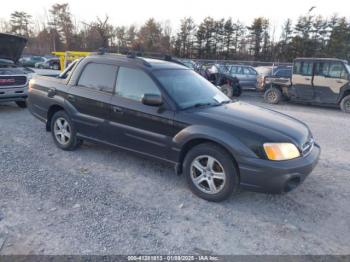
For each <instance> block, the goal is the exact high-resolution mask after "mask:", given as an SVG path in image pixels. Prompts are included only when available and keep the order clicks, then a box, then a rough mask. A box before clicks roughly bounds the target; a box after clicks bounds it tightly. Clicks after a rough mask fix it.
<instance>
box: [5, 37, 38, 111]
mask: <svg viewBox="0 0 350 262" xmlns="http://www.w3.org/2000/svg"><path fill="white" fill-rule="evenodd" d="M26 43H27V39H26V38H23V37H19V36H14V35H9V34H0V102H12V101H13V102H16V104H17V105H18V106H19V107H21V108H24V107H26V105H27V104H26V99H27V96H28V80H29V79H30V78H31V77H32V74H33V73H34V72H33V71H32V70H31V69H28V68H23V67H21V66H20V65H18V64H17V62H18V60H19V58H20V56H21V54H22V51H23V49H24V47H25V45H26Z"/></svg>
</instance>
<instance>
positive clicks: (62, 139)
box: [51, 111, 82, 151]
mask: <svg viewBox="0 0 350 262" xmlns="http://www.w3.org/2000/svg"><path fill="white" fill-rule="evenodd" d="M51 134H52V137H53V140H54V142H55V144H56V146H57V147H59V148H61V149H63V150H69V151H70V150H74V149H76V148H77V147H78V146H79V145H81V144H82V143H81V140H79V139H78V138H77V137H76V129H75V127H74V124H73V122H72V121H71V119H70V117H69V116H68V114H67V113H66V112H64V111H58V112H56V113H55V114H54V115H53V117H52V120H51Z"/></svg>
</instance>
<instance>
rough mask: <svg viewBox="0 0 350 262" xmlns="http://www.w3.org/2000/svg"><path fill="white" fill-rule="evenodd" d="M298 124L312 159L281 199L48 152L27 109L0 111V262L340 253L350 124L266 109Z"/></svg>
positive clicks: (107, 155) (349, 229) (126, 162)
mask: <svg viewBox="0 0 350 262" xmlns="http://www.w3.org/2000/svg"><path fill="white" fill-rule="evenodd" d="M241 99H242V100H244V101H247V102H249V103H253V104H258V105H263V106H265V107H271V108H273V109H275V110H278V111H281V112H283V113H286V114H290V115H292V116H294V117H297V118H299V119H301V120H303V121H304V122H306V123H307V124H308V125H309V126H310V127H311V130H312V131H313V133H314V136H315V138H316V140H317V142H318V143H319V144H320V145H321V146H322V149H323V152H322V156H321V159H320V162H319V164H318V166H317V167H316V169H315V170H314V172H313V173H312V174H311V175H310V176H309V177H308V179H307V180H306V181H305V182H304V183H303V184H302V185H301V186H300V187H298V188H297V189H296V190H294V191H292V192H290V193H288V194H285V195H267V194H259V193H251V192H240V193H239V194H237V195H235V196H232V197H231V198H230V199H229V200H228V201H225V202H223V203H209V202H206V201H204V200H201V199H199V198H197V197H195V196H194V195H192V194H191V193H190V191H189V190H188V189H187V187H186V184H185V181H184V178H183V177H182V176H180V177H179V176H176V175H175V174H174V172H173V168H172V167H171V166H167V165H165V164H162V163H158V162H155V161H153V160H149V159H144V158H141V157H139V156H136V155H134V154H131V153H127V152H124V151H118V150H115V149H111V148H107V147H104V146H100V145H93V144H84V146H83V147H81V148H79V149H78V150H76V151H74V152H64V151H62V150H59V149H58V148H56V147H55V145H54V143H53V140H52V138H51V135H50V134H49V133H47V132H45V130H44V125H43V124H42V123H41V122H39V121H37V120H36V119H34V117H32V116H31V115H30V113H29V112H28V111H27V110H22V109H19V108H17V107H16V106H15V105H12V104H5V105H1V106H0V124H1V127H0V199H1V201H0V254H134V253H143V254H160V253H161V254H349V253H350V246H349V243H350V220H349V218H350V201H349V199H350V180H349V174H350V167H349V159H350V151H349V141H350V138H349V130H350V116H349V115H346V114H344V113H342V112H340V111H339V110H336V109H327V108H319V107H308V106H301V105H293V104H282V105H277V106H269V105H266V104H263V103H262V99H261V98H260V97H258V96H257V95H255V94H253V93H248V94H244V95H243V97H242V98H241Z"/></svg>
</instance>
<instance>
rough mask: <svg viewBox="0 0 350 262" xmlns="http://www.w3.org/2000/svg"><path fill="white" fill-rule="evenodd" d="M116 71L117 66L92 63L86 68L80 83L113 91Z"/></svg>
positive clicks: (96, 88)
mask: <svg viewBox="0 0 350 262" xmlns="http://www.w3.org/2000/svg"><path fill="white" fill-rule="evenodd" d="M116 73H117V67H116V66H113V65H106V64H96V63H90V64H88V65H87V66H86V67H85V68H84V71H83V73H82V74H81V76H80V78H79V82H78V85H79V86H83V87H88V88H91V89H95V90H99V91H105V92H109V93H112V92H113V87H114V82H115V77H116Z"/></svg>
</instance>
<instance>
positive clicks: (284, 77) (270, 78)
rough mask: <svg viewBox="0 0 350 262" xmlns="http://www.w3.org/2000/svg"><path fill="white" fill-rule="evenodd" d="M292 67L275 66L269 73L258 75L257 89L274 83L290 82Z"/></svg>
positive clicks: (262, 88)
mask: <svg viewBox="0 0 350 262" xmlns="http://www.w3.org/2000/svg"><path fill="white" fill-rule="evenodd" d="M292 72H293V68H292V67H286V68H276V69H275V70H274V71H272V72H271V75H267V76H264V77H261V76H258V81H257V82H258V84H257V90H258V91H265V90H266V88H267V87H268V86H273V85H274V84H284V85H288V84H290V79H291V77H292Z"/></svg>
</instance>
